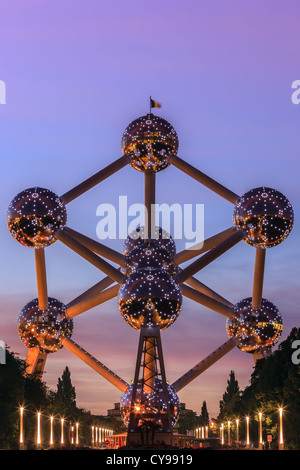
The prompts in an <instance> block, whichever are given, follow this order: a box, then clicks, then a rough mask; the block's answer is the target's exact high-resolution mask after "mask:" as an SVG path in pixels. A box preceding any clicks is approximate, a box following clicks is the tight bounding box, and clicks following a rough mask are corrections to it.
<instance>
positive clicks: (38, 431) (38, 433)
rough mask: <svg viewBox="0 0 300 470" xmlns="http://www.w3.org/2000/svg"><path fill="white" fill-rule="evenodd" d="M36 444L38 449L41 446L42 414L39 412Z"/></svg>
mask: <svg viewBox="0 0 300 470" xmlns="http://www.w3.org/2000/svg"><path fill="white" fill-rule="evenodd" d="M36 443H37V445H38V447H39V446H40V445H41V413H40V412H38V414H37V435H36Z"/></svg>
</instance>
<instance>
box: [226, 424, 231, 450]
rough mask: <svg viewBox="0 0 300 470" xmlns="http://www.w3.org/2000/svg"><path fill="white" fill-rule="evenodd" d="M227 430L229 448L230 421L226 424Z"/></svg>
mask: <svg viewBox="0 0 300 470" xmlns="http://www.w3.org/2000/svg"><path fill="white" fill-rule="evenodd" d="M227 429H228V445H229V446H230V444H231V441H230V421H228V422H227Z"/></svg>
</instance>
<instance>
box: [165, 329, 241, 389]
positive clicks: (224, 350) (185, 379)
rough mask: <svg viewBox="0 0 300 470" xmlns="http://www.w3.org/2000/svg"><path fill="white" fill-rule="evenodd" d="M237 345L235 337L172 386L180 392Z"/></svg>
mask: <svg viewBox="0 0 300 470" xmlns="http://www.w3.org/2000/svg"><path fill="white" fill-rule="evenodd" d="M236 345H237V339H236V338H235V337H232V338H230V339H229V340H228V341H226V343H224V344H222V346H220V347H219V348H218V349H216V350H215V351H214V352H212V353H211V354H209V356H207V357H206V358H205V359H203V360H202V361H201V362H199V363H198V364H196V365H195V366H194V367H193V368H192V369H190V370H189V371H188V372H187V373H186V374H184V375H183V376H182V377H180V378H179V379H177V380H176V382H174V383H173V384H172V387H173V388H174V389H175V391H176V392H179V391H180V390H182V389H183V388H184V387H186V386H187V385H188V384H189V383H190V382H192V380H194V379H196V378H197V377H198V376H199V375H200V374H202V373H203V372H204V371H205V370H206V369H208V368H209V367H210V366H212V365H213V364H214V363H215V362H217V361H218V360H219V359H221V358H222V357H223V356H225V354H227V353H229V352H230V351H231V350H232V349H233V348H234V347H235V346H236Z"/></svg>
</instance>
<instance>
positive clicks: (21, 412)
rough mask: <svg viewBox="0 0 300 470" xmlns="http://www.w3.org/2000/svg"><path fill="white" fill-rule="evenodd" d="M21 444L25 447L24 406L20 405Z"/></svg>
mask: <svg viewBox="0 0 300 470" xmlns="http://www.w3.org/2000/svg"><path fill="white" fill-rule="evenodd" d="M20 444H21V447H23V444H24V408H23V406H21V407H20Z"/></svg>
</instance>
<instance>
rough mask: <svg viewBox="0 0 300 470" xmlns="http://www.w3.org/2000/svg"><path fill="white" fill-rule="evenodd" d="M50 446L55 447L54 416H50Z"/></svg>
mask: <svg viewBox="0 0 300 470" xmlns="http://www.w3.org/2000/svg"><path fill="white" fill-rule="evenodd" d="M50 446H53V416H50Z"/></svg>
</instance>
